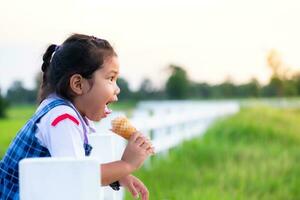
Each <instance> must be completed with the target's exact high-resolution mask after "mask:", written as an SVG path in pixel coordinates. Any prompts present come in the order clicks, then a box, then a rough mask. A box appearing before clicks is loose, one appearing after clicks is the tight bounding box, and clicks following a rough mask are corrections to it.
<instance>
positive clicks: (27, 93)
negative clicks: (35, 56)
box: [6, 81, 37, 104]
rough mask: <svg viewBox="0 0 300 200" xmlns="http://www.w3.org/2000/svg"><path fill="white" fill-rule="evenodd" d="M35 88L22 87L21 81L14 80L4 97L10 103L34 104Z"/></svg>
mask: <svg viewBox="0 0 300 200" xmlns="http://www.w3.org/2000/svg"><path fill="white" fill-rule="evenodd" d="M36 96H37V93H36V90H35V89H34V90H28V89H26V88H24V87H23V83H22V82H21V81H14V82H13V83H12V85H11V87H10V88H9V89H8V90H7V95H6V99H7V101H8V102H9V103H11V104H34V103H36Z"/></svg>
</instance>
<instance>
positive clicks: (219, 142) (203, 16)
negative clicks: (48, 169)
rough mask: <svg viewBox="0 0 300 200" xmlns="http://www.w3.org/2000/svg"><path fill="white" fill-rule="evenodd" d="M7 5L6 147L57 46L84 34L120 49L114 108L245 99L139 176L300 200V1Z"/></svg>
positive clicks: (231, 195) (234, 194) (211, 194)
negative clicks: (50, 49)
mask: <svg viewBox="0 0 300 200" xmlns="http://www.w3.org/2000/svg"><path fill="white" fill-rule="evenodd" d="M0 3H1V7H0V18H1V21H0V26H1V30H0V36H1V37H0V69H1V71H0V117H1V119H0V157H2V156H3V154H4V153H5V151H6V149H7V147H8V145H9V143H10V141H11V139H12V138H13V137H14V136H15V134H16V133H17V131H18V130H19V129H20V128H21V127H22V126H23V124H24V123H25V122H26V120H28V119H29V118H30V116H31V115H32V114H33V113H34V111H35V108H36V103H37V102H36V96H37V91H38V88H39V84H40V82H41V70H40V66H41V64H42V55H43V53H44V52H45V50H46V48H47V47H48V45H50V44H52V43H53V44H61V43H62V42H63V41H64V39H66V38H67V37H68V36H69V35H71V34H72V33H83V34H89V35H94V36H97V37H100V38H104V39H107V40H108V41H109V42H110V43H111V44H112V45H113V46H114V48H115V50H116V52H117V53H118V56H119V59H120V64H121V68H120V69H121V74H120V78H119V80H118V84H119V86H120V88H121V93H120V95H119V102H118V103H117V104H115V105H112V106H113V109H114V110H121V111H125V112H128V113H129V114H130V112H131V111H132V110H133V109H134V108H135V106H136V105H137V104H138V103H139V102H141V101H147V100H161V101H163V100H182V101H185V100H196V101H215V100H228V99H230V100H235V101H237V102H239V103H240V105H241V110H240V112H239V113H237V114H235V115H233V116H231V117H228V118H226V119H225V118H224V119H222V120H219V121H217V122H215V123H214V124H213V125H212V126H211V127H210V128H209V129H208V130H207V132H206V133H205V135H204V136H202V137H199V138H195V139H193V140H191V141H187V142H185V143H183V144H182V145H180V146H179V147H176V148H174V149H173V150H172V151H171V152H170V154H169V155H168V157H166V158H165V159H157V160H154V164H153V165H152V167H151V168H150V169H149V168H145V169H142V170H141V171H139V172H138V173H137V174H136V175H137V176H139V177H141V179H142V180H144V181H145V184H146V185H148V187H149V190H150V193H151V196H152V199H298V198H299V195H300V192H299V190H298V187H299V186H300V181H299V180H300V166H299V158H300V151H299V150H298V147H299V144H300V136H299V130H300V126H299V125H298V124H299V120H300V112H299V106H300V104H299V103H300V101H299V100H300V99H299V97H298V96H299V95H300V59H299V47H300V37H299V36H300V26H298V23H299V19H300V12H299V10H300V2H299V1H296V0H252V1H246V0H209V1H208V0H199V1H191V0H185V1H183V0H173V1H171V0H166V1H158V0H153V1H137V0H136V1H135V0H126V1H118V0H112V1H103V0H99V1H97V0H86V1H81V0H74V1H70V0H65V1H58V0H53V1H34V0H28V1H17V0H11V1H4V0H0ZM186 155H188V156H186ZM187 169H188V170H187ZM187 171H188V173H187ZM183 172H184V173H183ZM157 177H161V179H162V181H160V183H158V182H157ZM127 198H128V199H130V197H129V195H127Z"/></svg>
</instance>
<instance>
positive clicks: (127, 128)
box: [111, 117, 137, 140]
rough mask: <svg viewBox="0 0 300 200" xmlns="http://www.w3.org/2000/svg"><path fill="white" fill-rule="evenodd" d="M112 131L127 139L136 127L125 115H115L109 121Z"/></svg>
mask: <svg viewBox="0 0 300 200" xmlns="http://www.w3.org/2000/svg"><path fill="white" fill-rule="evenodd" d="M111 126H112V129H111V130H112V131H113V132H114V133H116V134H118V135H120V136H122V137H123V138H125V139H127V140H128V139H129V138H130V136H131V135H132V134H133V133H134V132H136V131H137V130H136V128H135V127H133V126H132V125H131V123H130V122H129V120H128V119H127V118H126V117H117V118H115V119H114V120H112V122H111Z"/></svg>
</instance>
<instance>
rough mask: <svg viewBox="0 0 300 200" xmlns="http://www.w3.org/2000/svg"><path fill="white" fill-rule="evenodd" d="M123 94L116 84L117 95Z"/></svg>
mask: <svg viewBox="0 0 300 200" xmlns="http://www.w3.org/2000/svg"><path fill="white" fill-rule="evenodd" d="M120 92H121V89H120V88H119V86H118V85H117V84H116V89H115V94H116V95H119V94H120Z"/></svg>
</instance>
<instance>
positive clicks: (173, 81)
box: [166, 65, 190, 99]
mask: <svg viewBox="0 0 300 200" xmlns="http://www.w3.org/2000/svg"><path fill="white" fill-rule="evenodd" d="M169 69H170V70H171V76H170V77H169V79H168V80H167V83H166V93H167V95H168V97H169V98H170V99H184V98H187V97H188V90H189V85H190V84H189V80H188V77H187V74H186V71H185V70H184V69H183V68H181V67H179V66H176V65H170V66H169Z"/></svg>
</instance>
